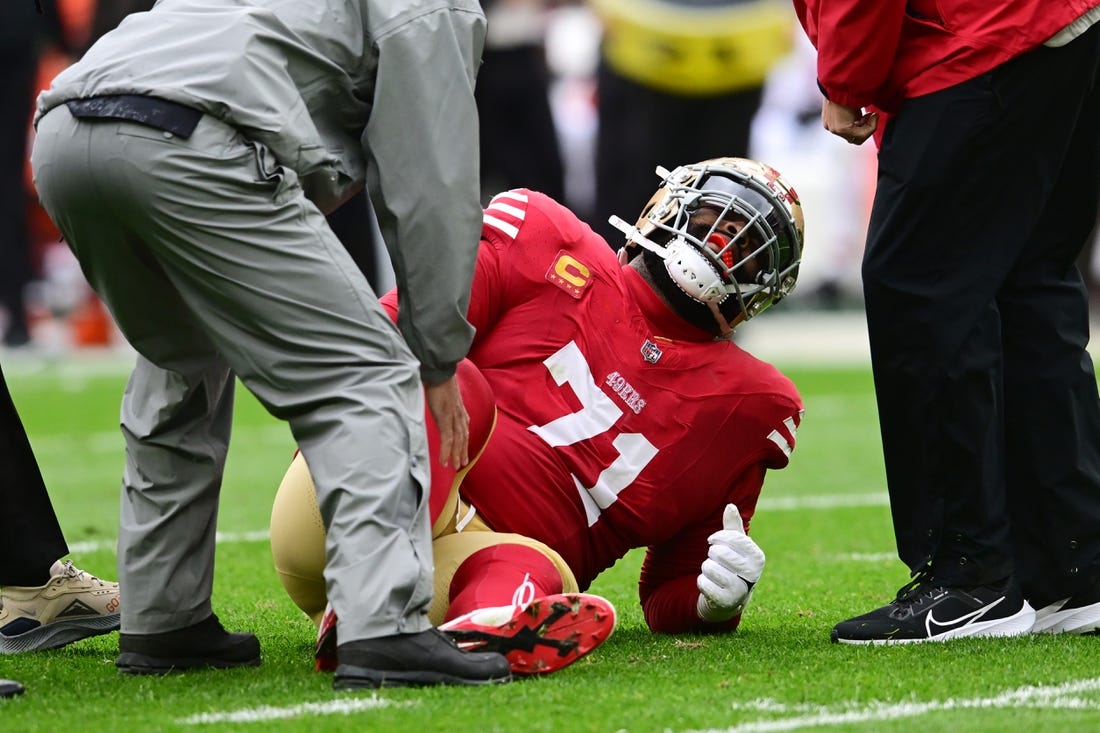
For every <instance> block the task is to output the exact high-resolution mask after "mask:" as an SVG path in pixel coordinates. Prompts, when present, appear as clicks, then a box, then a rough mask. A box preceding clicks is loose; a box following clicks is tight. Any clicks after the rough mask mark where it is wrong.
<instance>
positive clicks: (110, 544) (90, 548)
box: [69, 494, 893, 562]
mask: <svg viewBox="0 0 1100 733" xmlns="http://www.w3.org/2000/svg"><path fill="white" fill-rule="evenodd" d="M887 503H888V499H887V496H886V494H821V495H816V496H813V495H811V496H783V497H776V498H772V499H761V500H760V503H759V504H757V509H764V510H766V511H791V510H795V509H832V508H835V507H851V506H885V505H886V504H887ZM269 537H270V534H269V533H268V530H266V529H258V530H252V531H248V532H218V543H219V544H233V543H236V542H264V541H266V540H267V539H268V538H269ZM117 545H118V541H117V540H114V539H111V540H89V541H87V542H73V543H71V544H70V545H69V552H70V553H72V554H78V553H85V552H99V551H111V550H114V549H115V547H116V546H117ZM840 557H843V558H846V559H853V560H861V561H868V560H869V561H874V562H878V561H880V560H882V559H883V558H887V557H890V558H892V557H893V555H888V554H887V553H871V554H867V553H860V554H853V555H842V556H840Z"/></svg>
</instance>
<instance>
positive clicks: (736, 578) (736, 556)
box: [696, 504, 764, 622]
mask: <svg viewBox="0 0 1100 733" xmlns="http://www.w3.org/2000/svg"><path fill="white" fill-rule="evenodd" d="M722 527H723V528H722V529H721V530H719V531H718V532H715V533H714V534H712V535H711V536H710V537H708V538H707V542H709V543H710V551H709V552H708V553H707V559H706V560H704V561H703V567H702V572H701V573H699V578H698V580H697V581H696V585H697V586H698V588H699V600H698V602H697V603H696V613H698V614H699V618H701V619H702V620H704V621H710V622H717V621H726V620H728V619H731V618H733V617H734V616H736V615H737V614H739V613H741V611H743V610H744V608H745V606H746V605H748V602H749V597H750V596H751V595H752V589H753V586H755V585H756V581H758V580H760V574H761V573H763V572H764V551H763V550H761V549H760V547H759V546H758V545H757V544H756V543H755V542H753V541H752V539H751V538H750V537H749V536H748V535H747V534H745V525H744V523H743V522H742V521H741V513H740V512H738V511H737V507H736V506H734V505H733V504H727V505H726V510H725V512H723V514H722Z"/></svg>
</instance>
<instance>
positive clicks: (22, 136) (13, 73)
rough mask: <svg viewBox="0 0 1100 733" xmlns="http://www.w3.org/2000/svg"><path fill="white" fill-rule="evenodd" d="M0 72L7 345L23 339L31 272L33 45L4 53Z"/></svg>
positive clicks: (0, 257) (2, 300) (1, 291)
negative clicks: (26, 176) (28, 172)
mask: <svg viewBox="0 0 1100 733" xmlns="http://www.w3.org/2000/svg"><path fill="white" fill-rule="evenodd" d="M0 68H3V69H4V72H3V73H2V74H0V110H2V111H0V308H3V309H4V310H5V311H6V312H7V314H8V318H9V321H8V327H7V333H6V336H7V338H8V341H9V343H13V344H19V343H22V342H24V341H25V340H26V338H27V314H26V309H25V304H24V299H23V291H24V290H25V289H26V287H27V283H28V282H30V280H31V274H32V273H31V243H30V237H29V233H28V232H27V194H26V189H25V184H24V182H23V170H24V166H25V165H26V161H27V125H28V122H29V121H30V113H31V106H32V104H33V102H34V78H35V74H36V72H37V69H38V54H37V53H36V49H35V47H34V45H33V44H20V45H19V46H16V47H15V48H13V49H10V50H9V49H3V52H2V53H0Z"/></svg>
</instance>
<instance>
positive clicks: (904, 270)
mask: <svg viewBox="0 0 1100 733" xmlns="http://www.w3.org/2000/svg"><path fill="white" fill-rule="evenodd" d="M1098 66H1100V27H1093V28H1092V29H1091V30H1090V31H1089V32H1087V33H1086V34H1085V35H1083V36H1082V37H1080V38H1078V39H1077V40H1075V41H1074V42H1072V43H1070V44H1069V45H1067V46H1065V47H1062V48H1045V47H1041V48H1039V49H1036V50H1034V51H1032V52H1030V53H1027V54H1025V55H1023V56H1021V57H1018V58H1016V59H1014V60H1012V61H1010V62H1008V63H1006V64H1004V65H1003V66H1001V67H999V68H997V69H994V70H993V71H991V72H989V73H987V74H983V75H982V76H980V77H978V78H976V79H973V80H971V81H968V82H966V83H963V84H960V85H958V86H955V87H952V88H949V89H945V90H943V91H941V92H937V93H934V94H929V95H927V96H924V97H919V98H916V99H911V100H908V101H907V102H906V103H905V105H904V106H903V108H902V109H901V110H900V112H899V113H898V115H897V116H896V117H895V118H894V119H892V120H890V122H889V126H888V128H887V130H886V132H885V136H884V139H883V143H882V147H881V150H880V151H879V180H878V189H877V192H876V196H875V202H874V207H873V211H872V215H871V221H870V226H869V232H868V240H867V248H866V251H865V256H864V262H863V278H864V291H865V296H866V305H867V322H868V329H869V333H870V339H871V352H872V359H873V366H874V377H875V389H876V393H877V399H878V409H879V420H880V427H881V431H882V443H883V451H884V457H885V463H886V474H887V479H888V482H889V490H890V503H891V511H892V514H893V520H894V529H895V533H896V537H897V544H898V552H899V556H900V557H901V559H902V560H903V561H904V562H905V563H906V564H907V565H908V566H909V567H910V568H911V569H913V570H916V569H917V568H919V567H921V566H923V565H924V564H925V563H926V562H931V564H932V568H933V571H934V574H935V576H936V577H937V579H938V580H940V581H942V582H943V583H944V584H947V585H971V584H980V583H986V582H992V581H995V580H997V579H1000V578H1002V577H1005V576H1006V575H1009V574H1010V573H1012V572H1014V571H1015V572H1016V573H1017V574H1018V577H1019V578H1020V580H1021V581H1022V583H1023V586H1024V591H1025V594H1026V595H1027V596H1028V597H1029V598H1032V599H1039V600H1041V601H1046V600H1048V599H1051V598H1052V597H1055V596H1057V597H1062V596H1063V595H1068V594H1070V593H1072V592H1074V591H1075V590H1079V589H1081V588H1082V587H1083V586H1084V585H1085V584H1086V583H1089V582H1091V581H1092V580H1095V579H1096V577H1097V576H1098V575H1100V400H1098V398H1097V388H1096V377H1095V374H1094V372H1093V364H1092V360H1091V358H1090V357H1089V355H1088V353H1087V352H1086V351H1085V346H1086V343H1087V341H1088V337H1089V321H1088V301H1087V294H1086V291H1085V288H1084V285H1083V281H1082V277H1081V275H1080V273H1079V271H1078V270H1077V268H1076V266H1075V264H1074V262H1075V258H1076V257H1077V255H1078V253H1079V251H1080V250H1081V248H1082V246H1083V245H1084V244H1085V241H1086V238H1087V236H1088V234H1089V231H1090V228H1091V227H1092V225H1093V222H1094V221H1095V216H1096V206H1097V199H1098V194H1100V188H1098V186H1100V181H1098V176H1100V170H1098V168H1097V165H1096V158H1095V156H1094V152H1095V150H1096V146H1097V136H1098V135H1100V86H1098V81H1097V68H1098Z"/></svg>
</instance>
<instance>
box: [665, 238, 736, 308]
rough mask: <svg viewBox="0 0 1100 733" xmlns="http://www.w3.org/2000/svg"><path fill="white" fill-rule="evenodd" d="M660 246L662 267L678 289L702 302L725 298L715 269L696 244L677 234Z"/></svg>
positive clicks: (724, 291)
mask: <svg viewBox="0 0 1100 733" xmlns="http://www.w3.org/2000/svg"><path fill="white" fill-rule="evenodd" d="M664 249H665V251H664V254H662V255H661V256H662V257H663V258H664V261H665V269H667V270H668V274H669V276H670V277H671V278H672V282H674V283H676V285H677V286H678V287H679V288H680V289H681V290H683V291H684V292H685V293H687V294H688V295H689V296H691V297H692V298H694V299H695V300H697V301H699V302H700V303H703V304H710V303H714V304H715V305H717V304H719V303H721V302H722V301H723V300H725V299H726V297H727V296H728V295H729V292H728V291H727V289H726V287H725V286H724V285H723V283H722V278H721V276H720V275H719V274H718V269H717V268H716V267H715V265H714V263H713V262H711V261H710V260H709V259H707V257H706V256H705V255H703V253H702V252H700V251H699V250H698V249H697V248H696V247H693V246H692V245H691V244H689V243H688V242H687V241H685V240H684V238H683V237H677V238H676V239H674V240H673V241H672V242H670V243H669V245H668V246H667V247H665V248H664ZM659 254H660V253H659Z"/></svg>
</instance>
